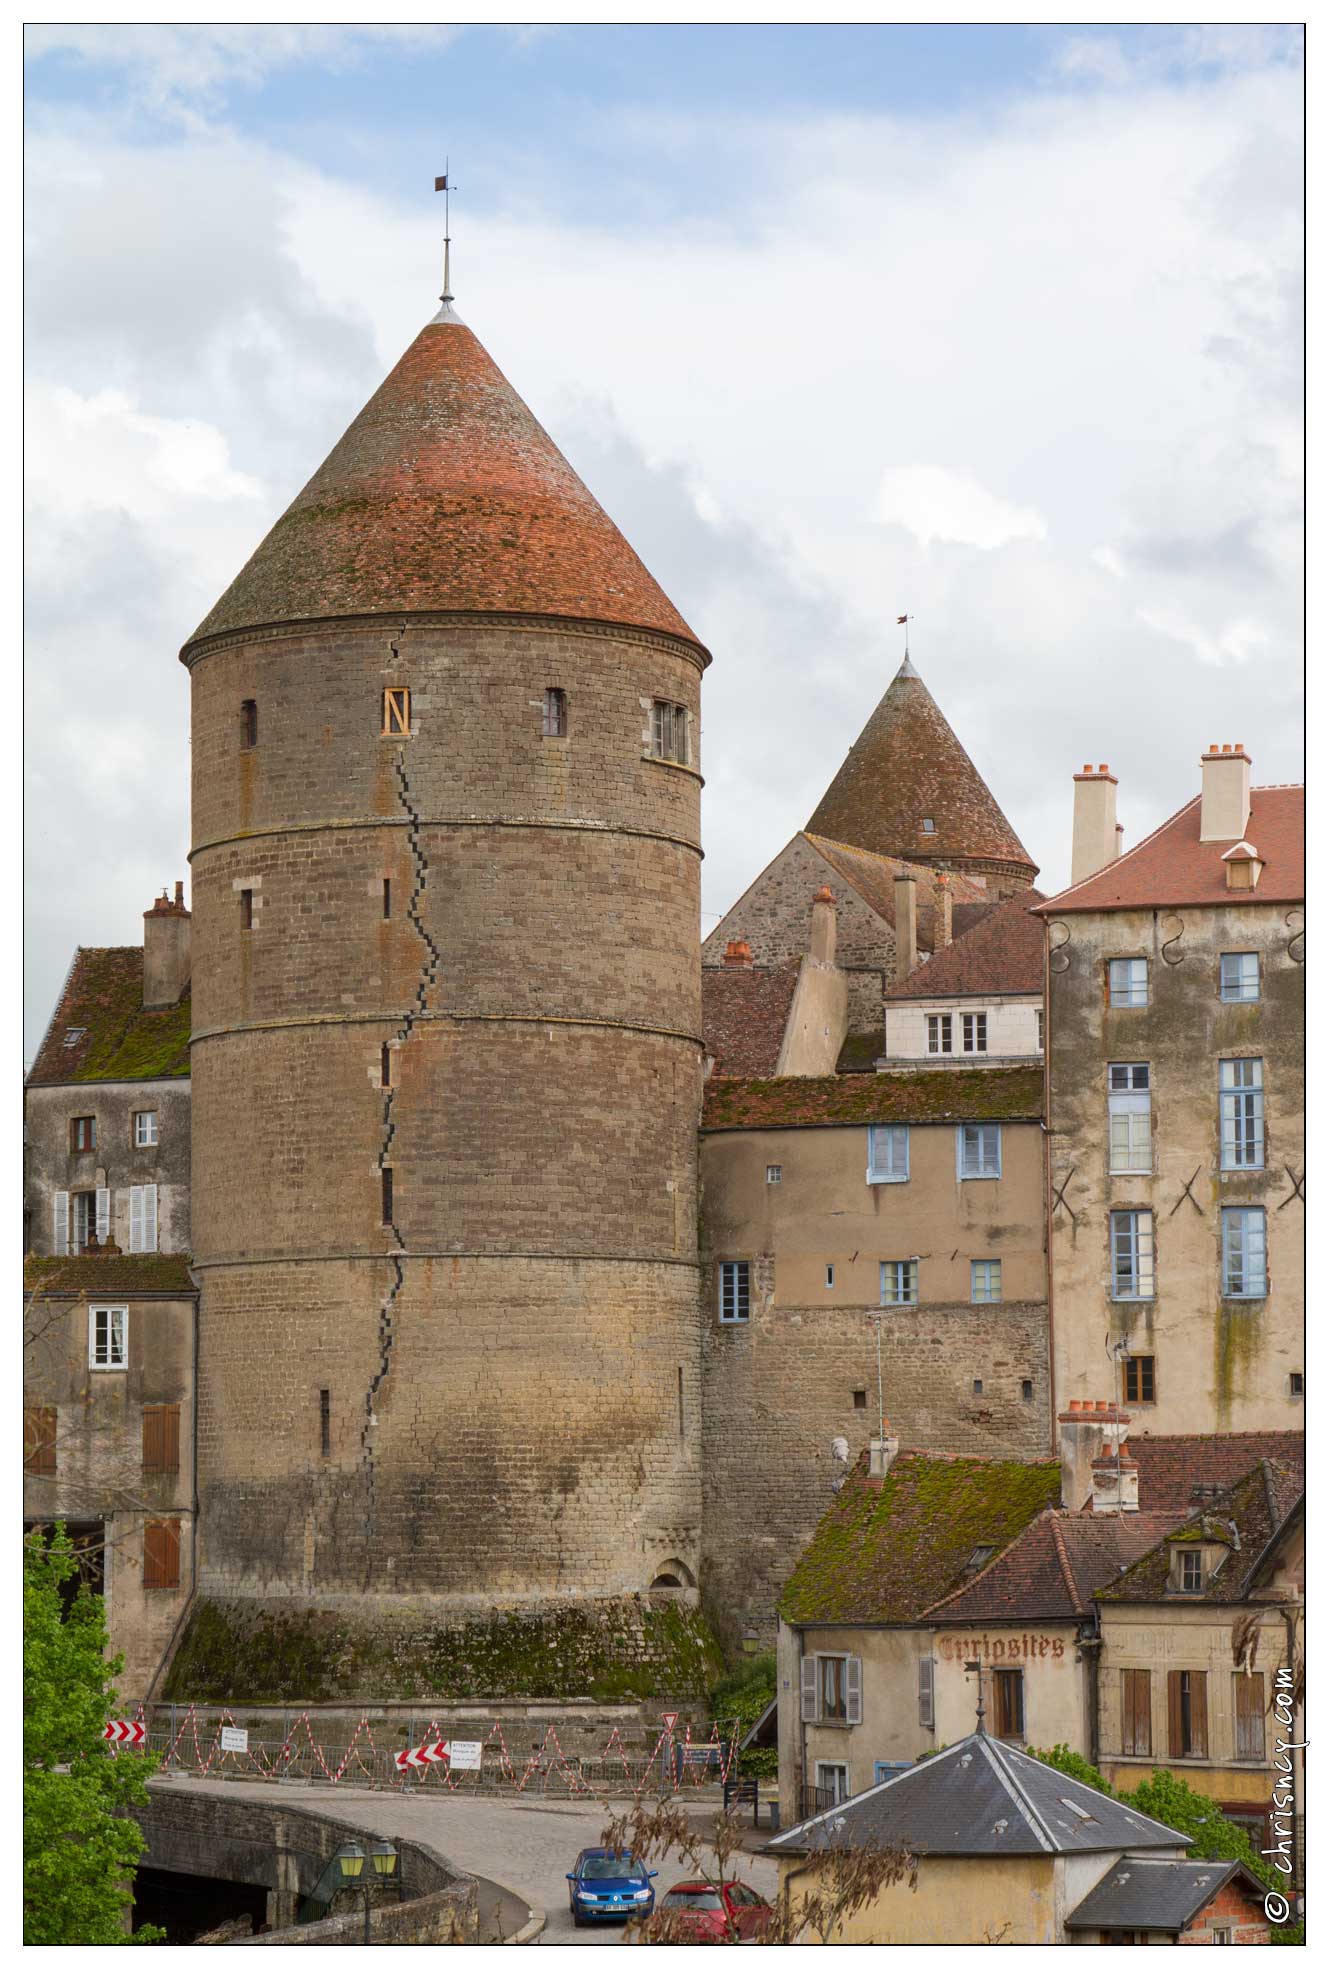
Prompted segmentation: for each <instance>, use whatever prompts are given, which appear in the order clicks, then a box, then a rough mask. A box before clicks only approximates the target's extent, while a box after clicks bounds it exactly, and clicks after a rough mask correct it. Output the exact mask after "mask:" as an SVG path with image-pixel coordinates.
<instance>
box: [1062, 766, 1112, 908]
mask: <svg viewBox="0 0 1329 1969" xmlns="http://www.w3.org/2000/svg"><path fill="white" fill-rule="evenodd" d="M1120 853H1121V836H1120V831H1119V829H1118V827H1117V782H1116V780H1115V778H1114V777H1113V775H1112V774H1111V773H1110V772H1109V771H1108V769H1107V767H1106V766H1100V767H1099V768H1098V770H1097V772H1095V770H1094V768H1093V767H1092V766H1086V767H1085V768H1084V770H1083V771H1082V772H1078V773H1076V775H1075V810H1074V815H1073V818H1072V821H1071V881H1072V882H1085V881H1087V880H1088V879H1089V877H1090V876H1091V875H1097V873H1098V871H1099V869H1100V868H1106V867H1107V865H1108V863H1109V862H1110V861H1115V860H1116V858H1117V856H1118V855H1119V854H1120Z"/></svg>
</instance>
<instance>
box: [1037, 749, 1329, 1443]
mask: <svg viewBox="0 0 1329 1969" xmlns="http://www.w3.org/2000/svg"><path fill="white" fill-rule="evenodd" d="M1203 775H1204V786H1203V791H1202V793H1201V794H1200V796H1199V797H1197V798H1195V799H1193V800H1191V801H1190V802H1189V803H1188V804H1187V805H1186V806H1185V807H1183V808H1182V809H1181V811H1180V812H1179V813H1177V814H1175V815H1174V816H1173V817H1172V819H1171V820H1169V821H1167V822H1165V823H1164V825H1163V826H1162V827H1161V828H1159V829H1158V830H1156V832H1155V833H1154V834H1152V835H1151V836H1149V837H1148V838H1147V839H1146V840H1145V841H1143V842H1141V843H1140V844H1139V845H1138V846H1137V847H1135V848H1133V849H1131V850H1130V851H1129V852H1128V853H1126V854H1123V855H1121V856H1120V857H1115V856H1114V857H1113V858H1112V859H1111V860H1109V861H1108V862H1106V863H1105V864H1102V865H1100V866H1099V867H1098V869H1097V870H1096V871H1095V872H1094V873H1093V874H1090V875H1086V876H1085V877H1084V879H1082V880H1081V881H1080V882H1079V883H1078V884H1077V885H1076V886H1074V887H1073V888H1071V889H1068V890H1066V891H1065V892H1064V893H1063V894H1061V895H1059V896H1056V897H1054V898H1052V900H1051V901H1049V902H1045V903H1042V904H1040V905H1038V914H1040V915H1041V916H1042V917H1043V918H1044V920H1045V922H1046V924H1047V947H1048V1076H1049V1088H1050V1101H1051V1106H1050V1110H1049V1129H1050V1176H1051V1181H1050V1187H1049V1205H1050V1213H1051V1215H1050V1237H1051V1252H1052V1295H1053V1324H1054V1332H1055V1335H1056V1343H1055V1344H1056V1387H1057V1399H1058V1402H1059V1403H1061V1404H1063V1405H1064V1404H1065V1403H1066V1402H1067V1401H1069V1400H1072V1399H1079V1400H1102V1399H1103V1398H1105V1397H1107V1398H1110V1399H1116V1400H1121V1401H1124V1402H1126V1403H1127V1404H1128V1405H1129V1406H1130V1407H1131V1408H1132V1410H1133V1411H1134V1412H1135V1413H1136V1415H1137V1418H1138V1422H1137V1426H1143V1427H1147V1428H1148V1429H1150V1430H1151V1431H1156V1432H1159V1433H1174V1432H1175V1433H1188V1434H1200V1433H1205V1432H1210V1431H1218V1432H1226V1431H1230V1430H1243V1429H1291V1428H1297V1427H1299V1426H1300V1422H1301V1415H1302V1412H1303V1410H1302V1402H1303V1387H1304V1382H1303V1373H1304V1359H1303V1326H1304V1319H1305V1289H1304V1273H1303V1240H1304V1237H1305V1204H1304V1201H1303V1185H1304V1177H1305V1116H1304V1107H1305V1092H1304V1032H1305V1012H1304V969H1303V960H1304V943H1305V903H1304V896H1305V880H1304V873H1303V847H1302V829H1303V811H1304V806H1303V801H1304V796H1303V792H1302V789H1301V788H1300V787H1256V788H1252V787H1251V786H1250V762H1249V760H1248V759H1247V758H1246V757H1245V755H1244V753H1242V752H1241V750H1240V748H1237V749H1236V750H1235V751H1234V750H1233V748H1231V747H1226V748H1224V749H1222V750H1221V751H1220V750H1218V749H1217V748H1214V749H1211V751H1210V752H1209V753H1208V754H1206V756H1205V759H1204V762H1203ZM1105 788H1106V789H1107V794H1108V796H1109V798H1110V796H1111V795H1112V793H1113V790H1114V789H1115V781H1114V780H1113V779H1112V777H1111V775H1110V774H1108V773H1107V770H1106V768H1105V767H1100V768H1099V770H1098V772H1097V773H1094V772H1092V771H1091V770H1089V769H1086V772H1085V773H1084V774H1082V775H1079V776H1077V780H1076V800H1077V825H1076V841H1077V856H1076V858H1077V862H1078V865H1080V866H1081V867H1083V866H1084V865H1085V861H1086V858H1092V857H1091V855H1090V850H1091V849H1092V846H1093V840H1091V841H1089V842H1088V846H1086V840H1087V837H1088V836H1089V835H1090V833H1091V832H1092V834H1093V838H1094V840H1096V841H1098V842H1100V843H1102V844H1104V845H1103V846H1102V847H1100V852H1106V844H1107V843H1108V842H1110V841H1112V840H1113V839H1114V838H1115V820H1114V812H1113V811H1112V810H1109V811H1108V813H1107V817H1106V820H1105V819H1104V816H1103V813H1102V812H1101V808H1102V807H1103V804H1104V798H1105V794H1104V789H1105ZM1238 847H1240V848H1242V849H1243V850H1246V849H1249V850H1250V852H1251V854H1252V856H1253V857H1254V866H1255V880H1254V881H1253V882H1252V881H1251V879H1250V869H1251V865H1252V864H1251V862H1250V861H1248V860H1247V859H1246V857H1245V855H1244V854H1243V855H1241V856H1236V855H1234V850H1235V849H1236V848H1238ZM1256 851H1258V853H1257V852H1256ZM1105 1343H1106V1351H1105Z"/></svg>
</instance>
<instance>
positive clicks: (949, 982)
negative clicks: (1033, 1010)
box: [886, 889, 1044, 1000]
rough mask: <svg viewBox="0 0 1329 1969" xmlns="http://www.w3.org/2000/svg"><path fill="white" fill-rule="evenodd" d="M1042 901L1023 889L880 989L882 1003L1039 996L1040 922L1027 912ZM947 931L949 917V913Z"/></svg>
mask: <svg viewBox="0 0 1329 1969" xmlns="http://www.w3.org/2000/svg"><path fill="white" fill-rule="evenodd" d="M1042 900H1043V898H1042V896H1041V895H1040V893H1039V891H1038V890H1037V889H1026V890H1025V891H1024V892H1023V893H1022V894H1021V895H1018V896H1012V897H1010V899H1009V900H1008V901H1007V902H1004V903H1001V904H1000V905H999V906H998V907H997V908H996V909H993V910H990V911H987V912H985V914H984V916H983V918H982V920H981V921H980V922H979V923H978V924H977V925H976V926H975V927H974V928H973V929H971V930H969V931H968V932H967V933H966V934H965V935H963V936H961V937H960V938H959V939H958V940H955V941H952V942H951V943H950V944H948V945H947V946H946V948H945V949H944V950H938V951H935V952H934V953H933V955H932V956H931V957H930V958H929V959H928V961H927V963H926V964H918V965H916V966H915V967H914V969H913V970H912V971H911V972H910V973H909V975H908V977H907V978H901V979H900V980H899V981H898V982H897V983H895V984H892V985H888V986H887V987H886V997H887V999H888V1000H898V999H926V998H1000V997H1002V996H1003V995H1006V994H1012V993H1015V992H1021V993H1037V994H1038V996H1039V997H1040V998H1041V997H1042V995H1043V943H1044V931H1043V919H1042V918H1041V917H1039V916H1031V915H1030V913H1029V912H1030V910H1031V908H1032V907H1033V905H1034V904H1035V903H1038V902H1042ZM951 927H952V932H954V927H955V917H954V912H953V911H952V916H951Z"/></svg>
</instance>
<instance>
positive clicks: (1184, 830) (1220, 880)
mask: <svg viewBox="0 0 1329 1969" xmlns="http://www.w3.org/2000/svg"><path fill="white" fill-rule="evenodd" d="M1305 826H1306V789H1305V787H1303V786H1253V787H1252V788H1251V813H1250V819H1249V820H1248V821H1247V823H1246V839H1247V840H1248V841H1249V842H1250V843H1251V845H1252V847H1254V848H1256V849H1257V850H1258V852H1259V854H1260V856H1261V858H1262V859H1263V861H1264V872H1263V874H1262V875H1261V876H1260V881H1259V886H1258V887H1257V888H1254V889H1229V888H1228V886H1227V871H1226V868H1225V866H1224V861H1223V856H1224V854H1225V853H1226V852H1227V850H1228V849H1229V848H1230V847H1231V846H1232V843H1231V842H1230V841H1202V840H1201V839H1200V796H1199V795H1198V794H1197V795H1196V797H1195V798H1194V799H1193V800H1191V801H1188V803H1187V804H1186V805H1185V806H1184V807H1183V808H1182V809H1181V811H1180V813H1176V814H1173V816H1172V818H1171V819H1170V820H1165V821H1164V822H1163V825H1162V826H1161V827H1156V828H1155V829H1154V831H1153V833H1152V834H1148V835H1146V836H1145V838H1144V840H1143V841H1140V842H1138V843H1137V845H1136V846H1135V847H1133V848H1129V849H1128V850H1127V851H1126V853H1125V854H1123V855H1119V856H1118V858H1117V860H1116V861H1110V862H1109V863H1108V865H1107V867H1106V868H1100V869H1099V871H1098V873H1097V875H1089V876H1086V878H1085V880H1084V881H1083V882H1077V883H1076V884H1075V885H1074V887H1073V888H1069V889H1063V890H1062V892H1061V894H1060V895H1059V896H1053V897H1051V899H1050V900H1049V901H1047V902H1045V903H1043V904H1042V905H1041V910H1042V914H1043V915H1044V916H1048V915H1052V914H1056V915H1058V916H1065V915H1067V914H1068V913H1069V912H1070V911H1072V910H1081V909H1156V908H1177V907H1179V906H1182V905H1185V904H1188V903H1190V904H1194V903H1223V904H1225V905H1226V904H1231V905H1236V906H1239V905H1240V904H1242V903H1247V902H1255V903H1264V902H1304V901H1305V897H1306V841H1305Z"/></svg>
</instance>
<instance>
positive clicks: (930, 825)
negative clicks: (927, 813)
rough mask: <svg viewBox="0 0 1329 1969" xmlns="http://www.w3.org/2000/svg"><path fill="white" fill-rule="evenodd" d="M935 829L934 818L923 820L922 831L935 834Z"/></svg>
mask: <svg viewBox="0 0 1329 1969" xmlns="http://www.w3.org/2000/svg"><path fill="white" fill-rule="evenodd" d="M936 831H937V823H936V821H935V820H925V821H924V822H923V832H924V833H925V834H935V833H936Z"/></svg>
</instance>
